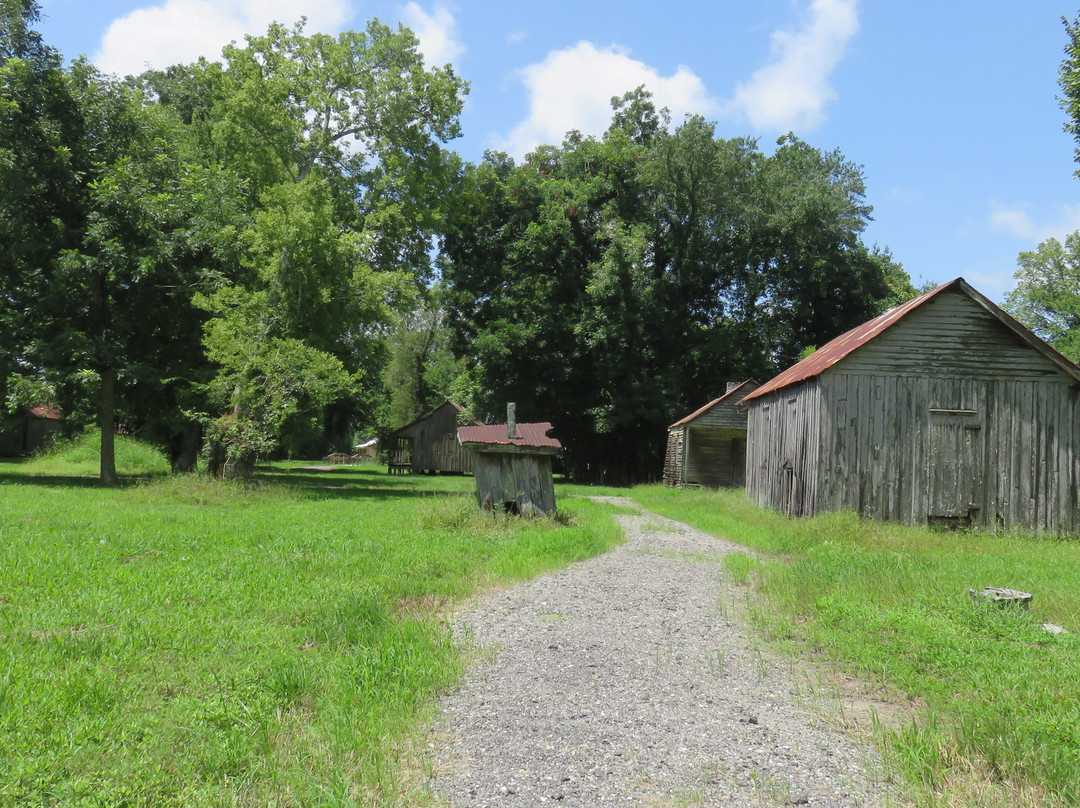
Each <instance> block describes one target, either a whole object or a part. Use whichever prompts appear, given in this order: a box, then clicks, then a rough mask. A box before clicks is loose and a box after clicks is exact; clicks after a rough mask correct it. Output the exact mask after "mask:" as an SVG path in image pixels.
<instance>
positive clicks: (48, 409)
mask: <svg viewBox="0 0 1080 808" xmlns="http://www.w3.org/2000/svg"><path fill="white" fill-rule="evenodd" d="M30 414H31V415H32V416H34V417H35V418H46V419H48V420H50V421H62V420H64V414H63V413H62V412H60V409H59V407H56V406H55V405H53V404H39V405H38V406H36V407H31V408H30Z"/></svg>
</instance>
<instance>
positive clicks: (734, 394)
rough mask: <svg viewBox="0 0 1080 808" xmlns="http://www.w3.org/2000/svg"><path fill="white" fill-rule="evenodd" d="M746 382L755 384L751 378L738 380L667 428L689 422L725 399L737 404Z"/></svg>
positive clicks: (742, 394) (744, 389)
mask: <svg viewBox="0 0 1080 808" xmlns="http://www.w3.org/2000/svg"><path fill="white" fill-rule="evenodd" d="M748 384H755V382H754V380H753V379H747V380H746V381H744V382H739V383H738V384H737V385H735V386H734V387H732V388H731V389H730V390H728V391H727V392H726V393H724V395H722V396H720V398H714V399H713V400H712V401H710V402H709V403H708V404H706V405H705V406H704V407H702V408H701V409H698V410H694V412H692V413H690V414H689V415H687V416H686V417H685V418H683V419H682V420H679V421H676V422H675V423H673V424H672V425H671V426H669V427H668V429H674V428H675V427H677V426H682V425H683V424H688V423H690V422H691V421H693V420H694V419H695V418H697V417H698V416H699V415H704V414H705V413H707V412H708V411H709V410H711V409H712V408H713V407H715V406H716V405H717V404H720V403H722V402H724V401H725V400H726V401H728V402H730V403H731V404H732V405H735V404H737V403H738V401H739V399H740V398H742V397H743V396H744V395H745V394H746V392H747V391H746V386H747V385H748Z"/></svg>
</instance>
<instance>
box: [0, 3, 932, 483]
mask: <svg viewBox="0 0 1080 808" xmlns="http://www.w3.org/2000/svg"><path fill="white" fill-rule="evenodd" d="M39 13H40V8H39V6H38V4H37V3H36V2H35V0H0V60H2V61H0V187H2V188H3V189H4V194H2V195H0V244H3V245H4V246H3V249H0V284H2V290H0V295H2V298H3V304H2V309H0V388H2V389H0V392H2V393H3V396H4V399H5V401H6V402H7V403H8V405H9V407H11V408H13V409H17V408H18V407H20V406H22V405H25V404H29V403H41V402H42V401H46V400H48V401H50V402H51V403H55V404H58V405H60V406H61V407H62V409H63V410H64V412H65V413H66V414H67V415H68V420H69V422H70V425H71V426H72V427H77V426H80V425H82V424H88V423H92V422H97V423H99V424H100V425H101V426H102V433H103V454H102V479H103V481H106V482H108V481H110V480H113V479H115V468H113V467H112V466H111V458H110V457H108V456H107V454H108V449H107V448H106V444H107V440H106V436H107V435H111V434H112V433H113V432H114V431H115V426H116V425H117V424H121V425H123V426H124V428H125V429H127V430H129V431H131V432H134V433H136V434H138V435H140V436H142V437H144V438H145V439H147V440H150V441H152V442H154V443H157V444H159V445H162V446H163V447H167V448H168V450H169V453H170V456H171V458H172V460H173V463H174V467H175V468H177V469H191V468H194V467H195V465H196V461H197V458H198V457H199V456H200V454H201V456H202V457H203V458H204V462H205V463H207V464H209V466H210V467H211V468H212V469H214V470H222V469H225V468H230V469H232V470H234V471H235V472H237V473H242V472H243V471H244V470H245V469H249V468H250V467H251V464H252V463H253V462H254V461H255V459H256V458H258V457H265V456H268V455H271V454H273V453H275V452H277V453H281V452H285V453H293V454H300V453H305V452H309V453H310V452H313V451H315V450H316V449H318V448H319V447H323V448H345V447H346V446H347V445H348V442H349V441H350V440H351V439H353V438H354V437H355V436H357V435H360V434H364V435H366V434H370V433H372V432H379V431H385V430H386V429H388V428H391V427H396V426H400V425H402V424H403V423H404V422H407V421H408V420H410V419H412V418H414V417H415V416H416V415H418V414H420V413H421V412H422V411H424V410H426V409H429V408H431V407H432V406H434V405H436V404H438V403H439V402H440V401H441V400H442V399H444V398H446V397H452V398H454V399H455V400H457V401H459V403H462V404H465V405H467V406H468V407H469V409H470V411H471V412H472V413H473V414H474V415H475V416H477V417H480V418H485V419H487V418H497V417H498V416H499V414H500V413H501V412H502V411H503V410H504V407H505V404H506V402H507V401H515V402H517V404H518V411H519V414H520V416H519V417H520V418H521V419H522V420H532V419H535V420H550V421H551V422H552V423H553V424H554V425H555V428H556V434H557V435H558V436H559V437H560V438H561V439H562V440H563V443H564V445H565V446H566V447H567V448H566V456H565V462H566V466H567V470H568V472H570V473H571V474H572V475H574V476H575V477H576V478H578V479H582V480H600V479H603V480H608V481H629V480H639V479H649V478H650V477H655V476H656V475H658V474H659V471H660V463H661V459H662V450H663V445H664V440H665V437H666V433H665V427H666V426H667V425H668V424H669V423H671V422H673V421H675V420H677V419H678V418H679V417H681V416H683V415H685V414H686V413H687V412H689V411H691V410H693V409H696V408H697V407H699V406H701V405H702V404H704V403H705V402H707V401H708V400H710V399H711V398H713V397H715V396H717V395H719V394H720V393H722V392H723V391H724V385H725V383H726V382H728V381H741V380H743V379H746V378H757V379H759V380H763V379H765V378H768V377H769V376H771V375H772V374H773V373H775V372H777V371H778V370H780V369H782V368H783V367H785V366H787V365H788V364H790V363H791V362H792V361H794V360H795V359H796V358H797V357H798V356H799V355H800V354H801V353H803V352H804V351H805V350H807V349H809V348H811V347H812V346H815V345H820V344H822V343H824V342H826V341H828V340H829V339H831V338H832V337H834V336H836V335H837V334H838V333H840V332H842V331H844V330H846V329H848V328H850V327H852V326H854V325H856V324H858V323H860V322H863V321H864V320H866V319H868V318H869V317H872V316H873V315H875V314H877V313H879V312H881V311H883V310H885V309H886V308H888V307H890V306H891V305H894V304H895V303H897V302H899V301H901V300H904V299H906V298H908V297H910V296H911V295H913V294H914V293H915V290H914V289H913V288H912V285H911V282H910V279H909V278H908V276H907V274H906V273H905V272H904V270H903V268H902V267H901V266H900V264H899V263H897V262H896V261H895V260H893V258H892V257H891V256H890V255H889V253H888V251H887V250H883V249H878V248H877V247H873V246H869V245H867V244H866V243H865V241H864V239H863V233H864V230H865V227H866V224H867V223H868V222H869V221H870V218H871V214H872V208H871V206H870V205H869V203H868V202H867V200H866V187H865V179H864V176H863V171H862V168H861V167H860V166H859V165H858V164H856V163H854V162H852V161H850V160H849V159H847V158H846V157H845V156H844V155H843V154H841V153H839V152H838V151H835V150H833V151H827V150H822V149H819V148H816V147H814V146H812V145H811V144H809V143H807V142H805V141H803V140H801V139H799V138H798V137H796V136H794V135H787V136H785V137H783V138H781V139H780V141H779V142H778V143H777V144H776V146H775V148H773V149H771V152H768V153H767V152H766V150H764V149H762V148H761V147H760V146H759V144H758V143H757V142H756V141H755V140H753V139H750V138H723V137H719V136H718V135H717V133H716V130H715V127H714V125H713V124H712V123H710V122H709V121H707V120H706V119H704V118H702V117H700V116H689V117H687V118H686V119H685V120H684V121H682V122H680V123H678V124H673V123H672V121H671V120H670V118H669V116H668V114H667V112H666V111H665V110H663V109H658V108H657V107H656V105H655V104H654V102H653V99H652V98H651V97H650V95H649V94H648V93H647V92H646V91H645V90H643V89H641V88H638V89H632V88H628V90H629V91H628V92H627V93H626V94H625V95H623V96H621V97H619V98H616V99H613V102H612V116H611V123H610V126H609V127H608V129H607V131H606V132H604V133H603V135H601V136H599V137H587V136H584V135H582V134H580V133H577V132H570V133H568V134H567V136H566V138H565V139H564V141H563V142H562V143H561V144H557V145H545V146H541V147H539V148H537V149H536V150H534V151H533V152H531V153H530V154H528V155H527V156H526V157H525V158H524V159H522V160H520V161H515V160H514V159H512V158H510V157H509V156H507V155H505V154H501V153H494V152H493V153H488V154H486V155H485V156H484V159H483V160H481V161H480V162H479V163H470V162H468V161H465V160H463V159H462V158H461V157H460V156H459V155H457V154H455V153H454V152H453V151H452V150H451V149H450V148H449V144H450V143H451V142H452V140H453V139H454V138H455V137H457V136H458V135H459V134H460V126H459V114H460V111H461V107H462V103H463V99H464V97H465V95H466V93H467V90H468V87H467V84H466V82H464V81H463V80H462V79H461V78H459V77H458V76H457V75H456V74H455V73H454V72H453V70H452V69H451V68H450V67H449V66H447V67H443V68H438V67H426V66H425V64H424V61H423V58H422V56H421V55H420V53H419V50H418V47H417V41H416V39H415V37H414V36H413V35H412V34H411V33H410V32H409V31H408V30H407V29H404V28H400V27H399V28H396V29H392V28H390V27H387V26H384V25H382V24H380V23H379V22H377V21H373V22H371V23H369V24H368V25H367V27H366V28H365V29H364V30H363V31H350V32H345V33H342V34H340V35H339V36H337V37H330V36H326V35H323V34H317V33H315V34H312V33H308V32H306V31H305V30H304V26H303V24H298V25H295V26H293V27H286V26H282V25H273V26H271V27H270V29H269V30H268V31H267V32H266V34H265V35H261V36H249V37H246V40H245V43H244V44H243V45H230V46H227V47H226V48H225V49H224V51H223V54H222V59H221V61H220V62H209V61H205V60H200V61H199V62H196V63H193V64H188V65H175V66H172V67H169V68H168V69H165V70H156V71H148V72H146V73H144V74H142V75H140V76H135V77H127V78H125V79H117V78H114V77H109V76H104V75H102V74H100V73H99V72H98V71H97V70H96V69H95V68H94V67H93V65H92V64H90V63H89V62H87V61H86V60H85V59H80V60H76V61H74V62H72V63H70V64H67V65H65V63H64V61H63V59H62V57H61V55H60V54H59V53H58V52H57V51H56V50H55V49H53V48H51V47H49V46H48V45H47V44H46V43H44V42H43V41H42V39H41V37H40V36H39V35H38V34H37V33H36V31H35V30H34V25H35V23H36V22H37V20H38V17H39Z"/></svg>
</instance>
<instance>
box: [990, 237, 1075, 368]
mask: <svg viewBox="0 0 1080 808" xmlns="http://www.w3.org/2000/svg"><path fill="white" fill-rule="evenodd" d="M1017 263H1018V264H1019V265H1020V268H1019V269H1018V270H1017V272H1016V275H1015V276H1014V277H1015V278H1016V288H1015V289H1013V290H1012V291H1011V292H1009V294H1008V295H1007V296H1006V298H1005V308H1007V309H1008V310H1009V311H1011V312H1012V313H1013V314H1014V315H1016V317H1017V319H1019V320H1020V321H1022V322H1023V323H1024V324H1025V325H1027V326H1028V327H1029V328H1030V329H1031V330H1032V331H1034V332H1035V333H1036V334H1038V335H1039V336H1040V337H1042V338H1043V339H1045V340H1046V341H1047V342H1049V343H1050V344H1051V345H1053V346H1054V347H1055V348H1057V349H1058V350H1059V351H1061V352H1062V353H1063V354H1065V355H1066V356H1067V357H1069V358H1070V359H1071V360H1073V361H1074V362H1080V232H1077V233H1072V234H1071V235H1069V236H1068V237H1067V238H1066V239H1065V243H1064V244H1062V243H1061V242H1060V241H1058V240H1057V239H1054V238H1052V239H1047V240H1046V241H1044V242H1043V243H1042V244H1040V245H1039V247H1038V249H1035V250H1032V251H1030V252H1022V253H1020V257H1019V258H1018V259H1017Z"/></svg>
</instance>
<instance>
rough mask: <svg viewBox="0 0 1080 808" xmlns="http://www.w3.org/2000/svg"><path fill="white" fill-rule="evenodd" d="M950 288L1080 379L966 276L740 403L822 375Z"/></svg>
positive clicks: (835, 344)
mask: <svg viewBox="0 0 1080 808" xmlns="http://www.w3.org/2000/svg"><path fill="white" fill-rule="evenodd" d="M950 291H952V292H959V293H961V294H965V295H967V296H968V297H970V298H971V299H972V300H974V301H975V302H976V303H977V304H979V305H980V306H982V307H983V308H984V309H986V311H988V312H989V313H990V314H991V315H993V316H994V317H995V318H996V319H997V320H998V321H999V322H1000V323H1001V324H1002V325H1004V326H1005V327H1006V328H1008V329H1009V330H1010V331H1012V332H1013V333H1014V334H1016V335H1017V336H1018V337H1020V339H1022V340H1023V341H1024V342H1026V343H1027V344H1028V345H1030V346H1031V347H1032V348H1033V349H1035V350H1037V351H1039V353H1041V354H1043V355H1044V356H1045V357H1046V358H1047V359H1049V360H1050V361H1052V362H1053V363H1054V364H1056V365H1057V366H1058V367H1059V368H1061V370H1063V371H1064V372H1065V373H1067V374H1069V375H1070V376H1072V377H1073V378H1074V379H1076V380H1077V381H1080V367H1077V366H1076V365H1075V364H1073V362H1071V361H1070V360H1069V359H1068V358H1066V357H1065V356H1063V355H1062V354H1061V353H1059V352H1058V351H1056V350H1055V349H1053V348H1051V347H1050V346H1049V345H1047V344H1046V343H1045V342H1044V341H1043V340H1041V339H1039V337H1037V336H1036V335H1035V334H1034V333H1032V331H1031V330H1030V329H1028V328H1027V327H1026V326H1024V325H1023V324H1022V323H1020V322H1019V321H1018V320H1017V319H1016V318H1014V317H1013V316H1012V315H1011V314H1009V313H1007V312H1005V311H1004V310H1003V309H1001V307H1000V306H998V305H997V304H996V303H994V302H993V301H992V300H990V299H989V298H988V297H986V296H985V295H983V294H982V293H981V292H979V291H978V290H977V289H976V288H975V287H974V286H972V285H971V284H970V283H968V282H967V281H965V280H964V279H963V278H956V279H955V280H951V281H949V282H948V283H945V284H942V285H941V286H939V287H937V288H936V289H933V290H931V291H929V292H926V293H925V294H922V295H919V296H918V297H916V298H912V299H911V300H909V301H907V302H906V303H901V304H900V305H899V306H897V307H896V308H893V309H889V310H888V311H887V312H885V313H884V314H879V315H878V316H877V317H874V318H873V319H872V320H867V321H866V322H865V323H863V324H862V325H859V326H856V327H855V328H853V329H851V330H850V331H846V332H844V333H843V334H841V335H840V336H839V337H837V338H836V339H834V340H832V341H831V342H828V343H826V344H825V345H823V346H821V347H820V348H818V349H817V350H816V351H814V352H813V353H812V354H810V355H809V356H808V357H806V358H805V359H803V360H802V361H801V362H797V363H796V364H794V365H792V366H791V367H789V368H788V369H787V370H785V371H783V372H782V373H780V374H778V375H776V376H774V377H773V378H772V379H770V380H769V381H767V382H765V384H763V385H761V387H759V388H758V389H757V390H754V391H753V392H752V393H750V394H749V395H747V396H746V397H744V398H743V399H742V400H741V401H740V402H739V403H740V404H745V403H747V402H749V401H751V400H753V399H755V398H759V397H761V396H764V395H768V394H769V393H772V392H775V391H777V390H782V389H783V388H785V387H788V386H790V385H793V384H797V383H798V382H802V381H806V380H807V379H812V378H813V377H815V376H819V375H821V374H822V373H823V372H825V371H826V370H828V369H829V368H831V367H832V366H833V365H835V364H836V363H837V362H839V361H840V360H842V359H844V358H845V357H846V356H848V355H850V354H851V353H853V352H854V351H856V350H857V349H859V348H860V347H862V346H863V345H865V344H866V343H868V342H870V340H872V339H874V338H875V337H877V336H879V335H880V334H882V333H883V332H884V331H885V330H887V329H888V328H890V327H892V326H894V325H896V324H897V323H898V322H900V321H901V320H903V319H904V318H905V317H907V316H908V315H909V314H911V312H913V311H915V309H917V308H919V307H920V306H922V305H923V304H925V303H927V302H928V301H930V300H933V299H934V298H935V297H937V296H938V295H940V294H942V293H944V292H950Z"/></svg>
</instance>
